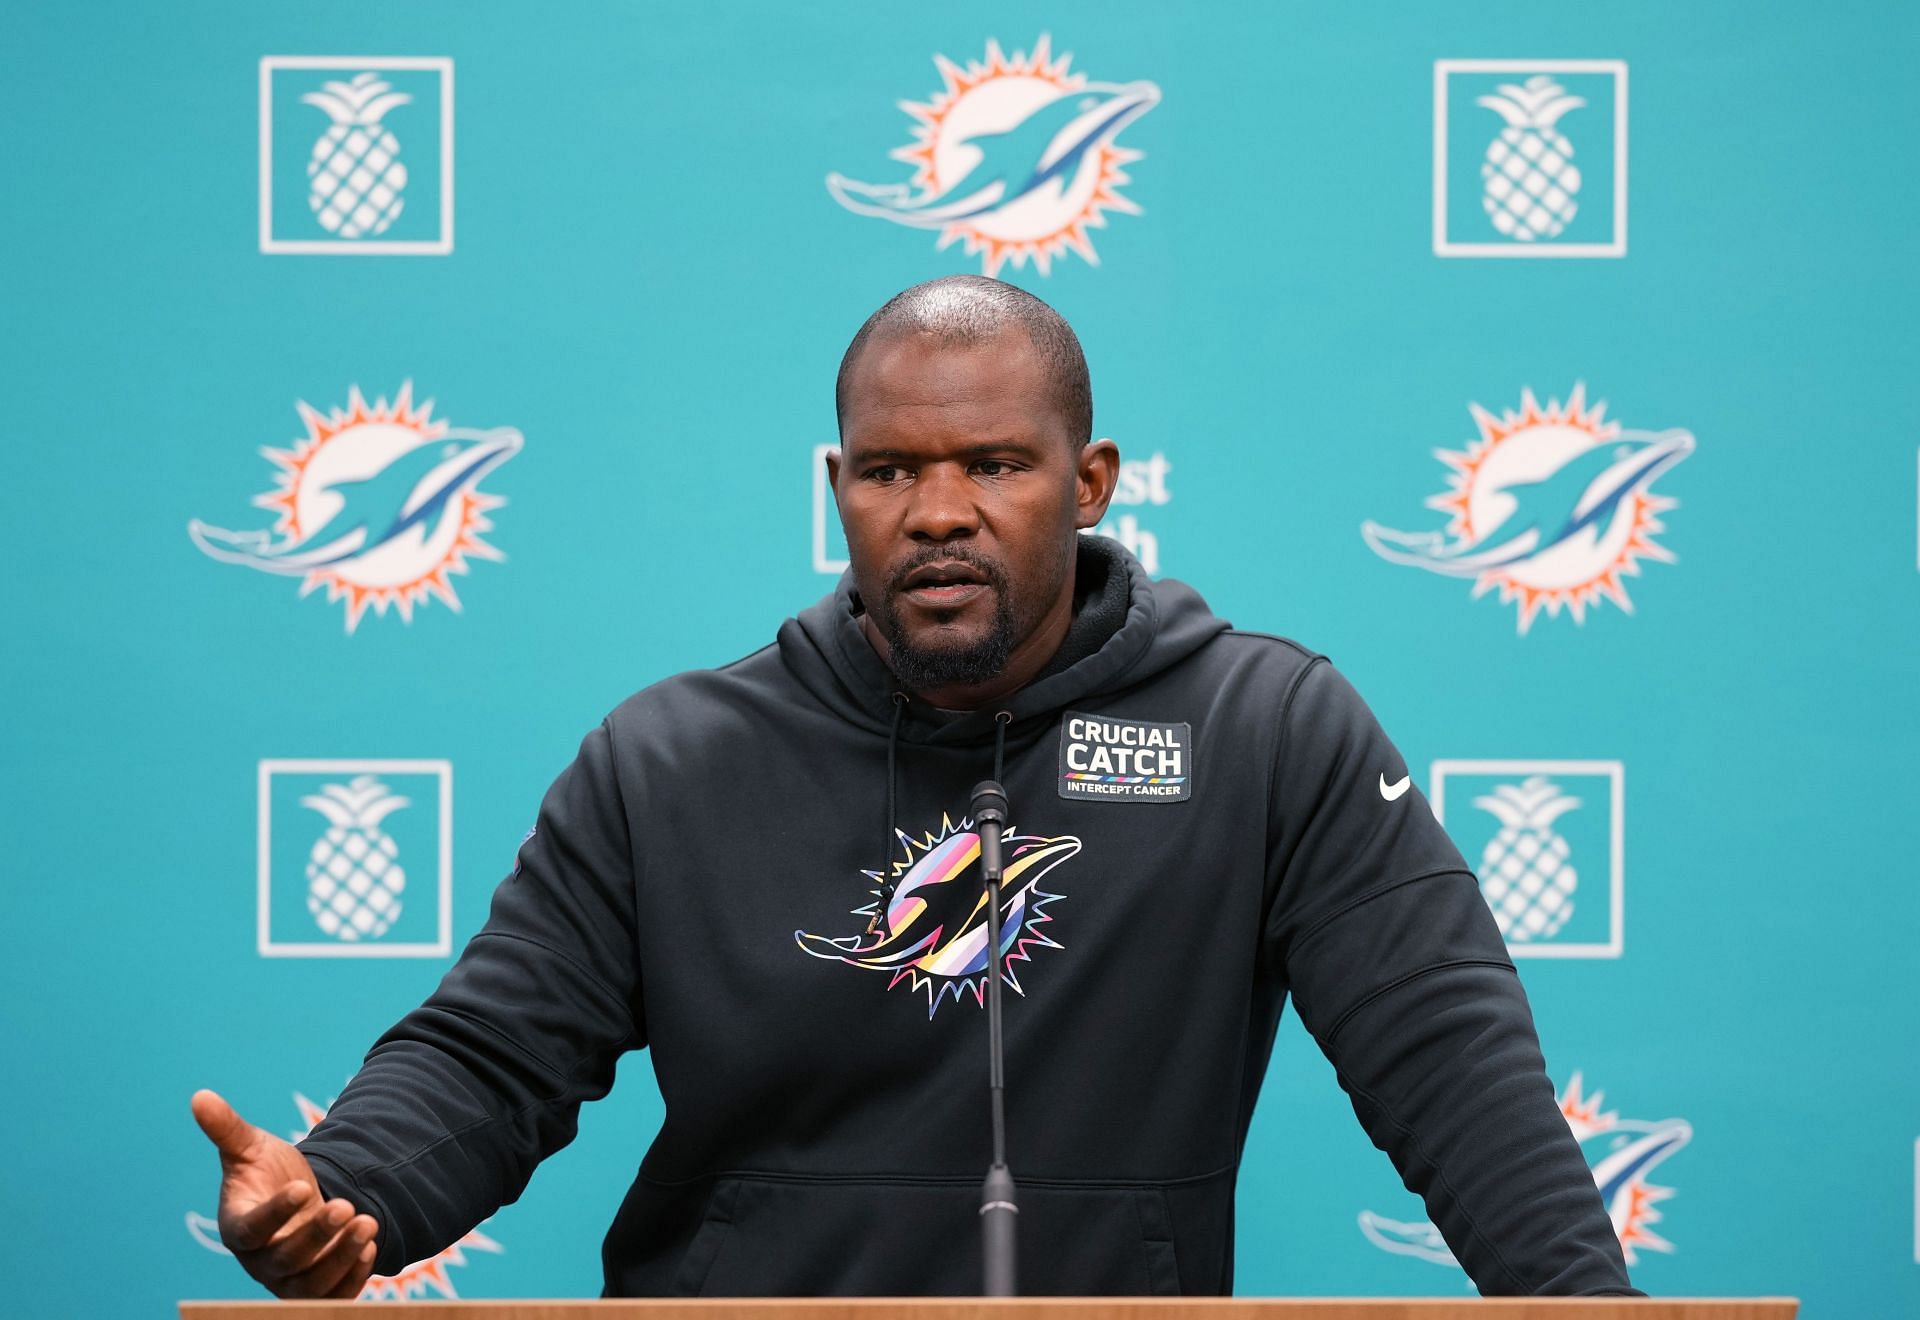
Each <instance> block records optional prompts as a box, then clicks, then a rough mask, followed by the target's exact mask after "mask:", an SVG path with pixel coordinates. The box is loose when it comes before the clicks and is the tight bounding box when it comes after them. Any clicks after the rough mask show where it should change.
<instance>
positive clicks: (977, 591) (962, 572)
mask: <svg viewBox="0 0 1920 1320" xmlns="http://www.w3.org/2000/svg"><path fill="white" fill-rule="evenodd" d="M992 589H993V587H992V584H991V583H990V582H988V581H987V575H986V574H985V573H983V572H981V571H980V570H979V569H978V568H975V567H974V566H973V565H972V564H969V563H966V562H964V561H959V560H955V561H952V562H949V563H944V564H924V565H922V566H921V567H919V568H916V569H914V570H913V572H911V573H909V574H907V577H906V580H905V581H904V582H902V583H901V584H900V594H901V595H903V596H905V597H906V598H907V599H908V600H910V601H912V602H914V603H915V604H916V605H921V606H924V607H926V608H927V609H933V610H952V609H958V608H959V607H960V606H962V605H965V604H967V603H968V602H969V601H971V600H973V599H974V598H975V597H976V596H980V595H983V594H985V593H986V592H988V591H991V590H992Z"/></svg>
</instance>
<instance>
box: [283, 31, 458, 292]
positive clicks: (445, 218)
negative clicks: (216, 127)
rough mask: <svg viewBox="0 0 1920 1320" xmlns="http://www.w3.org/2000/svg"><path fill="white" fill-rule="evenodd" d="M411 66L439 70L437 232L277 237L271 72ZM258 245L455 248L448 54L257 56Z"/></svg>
mask: <svg viewBox="0 0 1920 1320" xmlns="http://www.w3.org/2000/svg"><path fill="white" fill-rule="evenodd" d="M339 68H352V69H415V70H434V71H437V72H438V73H439V74H440V237H439V238H437V239H404V240H402V239H376V240H375V241H373V242H371V243H362V242H359V241H357V240H355V239H351V238H326V239H277V238H275V237H274V236H273V75H274V72H275V70H278V69H339ZM260 250H261V251H262V252H264V253H270V254H275V255H288V254H291V255H298V256H328V257H337V256H366V257H404V256H414V257H428V256H431V257H444V256H446V255H448V254H449V253H451V252H452V251H453V59H452V57H451V56H446V55H420V56H413V55H365V56H355V55H266V56H263V57H262V58H261V60H260Z"/></svg>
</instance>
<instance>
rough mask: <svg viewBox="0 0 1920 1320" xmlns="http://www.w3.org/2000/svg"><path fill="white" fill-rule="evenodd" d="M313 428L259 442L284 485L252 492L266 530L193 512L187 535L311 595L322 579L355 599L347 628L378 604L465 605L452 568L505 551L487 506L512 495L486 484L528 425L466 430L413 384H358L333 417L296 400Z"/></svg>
mask: <svg viewBox="0 0 1920 1320" xmlns="http://www.w3.org/2000/svg"><path fill="white" fill-rule="evenodd" d="M297 407H298V409H299V413H300V419H301V420H302V421H303V422H305V423H306V428H307V434H306V436H305V437H304V438H302V439H300V440H298V441H296V442H295V444H294V446H293V448H292V449H289V450H282V449H262V450H261V451H260V452H261V453H262V454H264V455H265V456H266V457H267V458H268V459H270V460H271V461H272V462H273V463H274V464H276V465H277V466H278V467H279V469H280V471H279V472H278V473H277V474H276V479H275V489H273V490H270V491H268V492H266V493H265V494H263V495H257V496H255V497H254V500H253V502H254V504H255V505H256V506H258V507H259V508H263V509H267V510H270V511H271V512H272V513H273V514H274V522H273V527H272V529H271V530H269V531H227V530H225V529H224V528H220V527H213V526H209V525H208V524H206V523H203V522H201V521H200V520H199V519H197V518H196V519H194V520H193V521H191V522H189V523H188V524H187V535H188V536H190V537H192V538H193V543H194V544H195V545H197V546H199V547H200V549H201V550H202V551H204V552H205V553H206V554H208V555H210V556H212V557H213V558H214V559H218V560H220V561H221V562H222V563H228V564H240V565H243V566H245V567H247V568H257V569H259V570H261V571H262V572H266V573H282V574H285V575H287V576H289V577H298V578H299V579H300V580H301V581H300V594H301V595H302V596H305V595H307V594H308V593H310V592H312V591H314V590H316V589H317V588H319V587H323V586H324V587H325V588H326V589H327V599H328V600H329V601H335V600H341V599H344V600H345V601H346V610H347V631H348V632H352V631H353V630H354V629H355V628H357V627H358V626H359V624H360V619H361V616H362V615H364V614H365V613H366V611H367V608H368V607H369V606H371V607H372V608H373V610H374V611H375V613H378V614H385V613H386V612H387V609H388V607H389V606H392V607H394V608H396V609H397V610H398V611H399V613H400V617H401V618H402V619H404V620H406V621H408V622H412V620H413V607H414V606H415V605H416V604H423V603H425V602H426V601H427V599H428V598H429V597H431V596H438V597H439V598H440V599H441V600H442V601H444V602H446V604H447V605H449V606H450V607H452V608H453V609H454V610H456V611H458V610H459V608H460V598H459V597H458V596H457V595H456V594H455V593H454V589H453V582H452V575H453V574H455V573H465V572H466V571H467V559H468V557H469V556H472V557H474V558H478V559H496V560H497V559H503V558H505V556H504V555H502V554H501V553H500V552H499V551H498V550H496V549H495V548H494V547H493V546H491V545H489V544H488V543H487V542H486V541H485V540H483V539H482V537H481V533H483V532H487V531H491V530H492V529H493V524H492V523H491V522H489V521H488V520H487V516H486V515H487V512H488V511H489V510H491V509H495V508H498V507H499V506H500V505H502V504H505V503H506V501H505V500H504V499H501V498H499V497H498V496H494V495H488V494H485V493H483V492H482V491H480V490H479V489H478V487H479V483H480V482H481V480H482V479H483V478H485V477H486V476H487V475H488V474H489V473H490V472H492V471H493V470H494V469H495V468H497V467H499V466H500V465H501V464H502V463H504V462H506V461H507V460H508V459H510V458H512V457H513V456H514V455H515V454H517V453H519V452H520V446H521V444H522V440H521V436H520V432H518V431H516V430H514V429H513V428H512V427H507V426H502V427H496V428H494V429H493V430H490V431H470V430H459V429H454V428H452V427H449V426H448V425H447V423H446V422H444V421H441V420H438V419H436V418H434V417H433V415H432V414H433V401H432V400H431V399H429V400H428V401H427V402H426V403H424V404H422V405H421V406H420V407H418V408H415V407H414V405H413V386H412V383H411V382H409V383H407V384H405V385H402V386H401V387H400V393H399V394H398V395H397V396H396V397H395V398H394V400H393V402H392V403H388V402H387V401H386V400H385V399H379V400H377V401H375V402H374V403H373V404H371V405H369V404H368V403H367V401H366V400H365V399H364V398H362V397H361V395H360V390H359V387H357V386H356V387H354V388H353V389H351V390H350V391H349V392H348V396H347V406H346V408H345V409H340V408H335V409H333V410H332V411H330V412H329V413H327V414H326V415H325V416H322V415H321V414H320V413H319V412H317V411H316V410H314V409H313V408H310V407H308V406H307V405H306V404H305V403H300V404H298V405H297Z"/></svg>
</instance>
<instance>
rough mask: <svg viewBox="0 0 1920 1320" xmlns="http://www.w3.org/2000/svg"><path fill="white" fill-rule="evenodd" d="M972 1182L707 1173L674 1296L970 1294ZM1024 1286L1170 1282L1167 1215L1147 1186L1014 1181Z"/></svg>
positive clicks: (1138, 1290)
mask: <svg viewBox="0 0 1920 1320" xmlns="http://www.w3.org/2000/svg"><path fill="white" fill-rule="evenodd" d="M979 1197H980V1192H979V1188H978V1187H977V1186H975V1185H972V1184H970V1183H957V1182H956V1183H921V1182H905V1181H891V1180H862V1181H845V1182H842V1181H824V1180H823V1181H807V1180H802V1179H780V1178H768V1177H732V1178H722V1179H719V1180H717V1181H716V1182H715V1184H714V1189H713V1194H712V1196H711V1197H709V1199H708V1202H707V1209H706V1213H705V1216H704V1217H703V1219H702V1221H701V1224H700V1228H699V1230H698V1231H697V1232H696V1233H695V1234H694V1236H693V1240H692V1242H691V1243H690V1244H689V1246H688V1248H687V1253H686V1255H685V1256H684V1257H683V1258H682V1259H681V1261H680V1263H679V1266H678V1268H677V1269H676V1270H675V1272H674V1277H673V1285H672V1291H673V1293H674V1294H676V1295H679V1296H705V1297H765V1296H780V1295H788V1296H800V1297H806V1296H870V1297H912V1296H948V1297H952V1296H970V1295H977V1294H978V1293H979V1291H980V1273H981V1266H980V1218H979ZM1018 1249H1019V1261H1018V1267H1019V1281H1020V1291H1021V1292H1022V1293H1023V1294H1027V1295H1035V1296H1046V1295H1056V1296H1058V1295H1068V1296H1072V1295H1090V1294H1091V1295H1102V1294H1104V1295H1123V1296H1124V1295H1150V1294H1163V1295H1170V1294H1176V1293H1178V1292H1179V1291H1180V1276H1179V1271H1178V1269H1177V1267H1176V1263H1175V1254H1174V1244H1173V1222H1172V1214H1171V1212H1170V1210H1169V1207H1168V1203H1167V1198H1166V1196H1165V1195H1164V1194H1163V1193H1162V1191H1161V1190H1160V1189H1159V1188H1157V1187H1111V1186H1108V1187H1073V1186H1061V1185H1058V1184H1053V1185H1048V1184H1035V1185H1031V1186H1022V1187H1021V1188H1020V1228H1019V1237H1018Z"/></svg>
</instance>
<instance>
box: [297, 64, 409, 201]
mask: <svg viewBox="0 0 1920 1320" xmlns="http://www.w3.org/2000/svg"><path fill="white" fill-rule="evenodd" d="M300 99H301V100H302V101H305V102H307V103H308V104H309V105H317V106H319V107H320V108H321V109H322V110H324V111H326V112H327V118H329V119H331V120H332V121H333V122H332V123H331V124H330V125H328V127H327V131H326V132H325V133H322V134H321V135H320V137H319V138H318V139H316V140H315V142H314V144H313V155H312V156H311V157H310V158H309V159H308V161H307V177H308V179H310V180H311V181H312V184H311V186H310V188H309V189H308V191H307V205H309V206H311V207H312V208H313V213H314V215H315V216H316V217H318V219H319V221H320V224H321V225H322V226H323V227H324V228H325V229H326V231H327V232H328V233H329V234H338V235H339V236H340V237H342V238H364V237H366V236H367V235H369V234H382V233H385V232H386V230H387V228H388V227H389V226H390V225H392V224H393V222H394V221H395V220H397V219H399V218H400V212H401V209H402V208H403V207H405V205H406V198H405V197H404V196H403V194H404V193H405V192H406V188H407V167H406V166H405V165H403V164H401V163H400V143H399V141H398V140H397V139H396V138H395V137H394V136H393V133H392V132H391V131H390V130H389V129H388V128H387V127H386V125H384V124H382V123H381V122H380V120H381V118H382V117H383V116H384V115H385V114H386V113H387V112H388V111H389V110H392V109H393V108H394V107H396V106H402V105H405V104H407V103H408V102H409V101H411V100H412V99H413V98H412V97H411V96H408V95H407V94H406V93H404V92H396V91H394V90H393V87H392V85H391V84H389V83H387V82H385V81H383V80H382V79H381V78H380V77H379V76H378V75H377V74H372V73H362V74H360V75H358V76H356V77H355V78H354V79H353V81H351V82H330V83H327V84H326V85H325V86H324V87H323V88H322V89H321V90H320V91H317V92H308V93H307V94H306V95H305V96H303V97H301V98H300Z"/></svg>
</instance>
